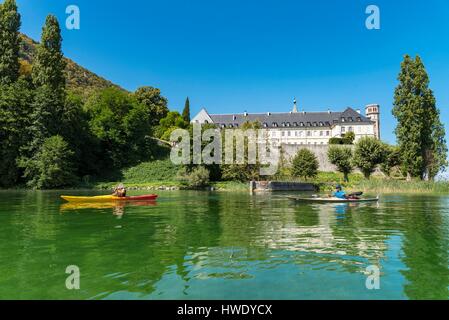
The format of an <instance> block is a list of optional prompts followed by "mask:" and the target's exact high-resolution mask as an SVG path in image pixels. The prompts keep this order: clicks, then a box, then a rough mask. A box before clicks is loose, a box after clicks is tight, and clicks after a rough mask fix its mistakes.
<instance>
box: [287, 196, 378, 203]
mask: <svg viewBox="0 0 449 320" xmlns="http://www.w3.org/2000/svg"><path fill="white" fill-rule="evenodd" d="M287 198H288V199H290V200H293V201H301V202H318V203H348V202H349V203H352V202H375V201H379V197H376V198H364V199H340V198H335V197H329V198H319V197H311V198H301V197H287Z"/></svg>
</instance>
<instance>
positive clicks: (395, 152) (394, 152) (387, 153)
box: [380, 144, 401, 177]
mask: <svg viewBox="0 0 449 320" xmlns="http://www.w3.org/2000/svg"><path fill="white" fill-rule="evenodd" d="M400 165H401V152H400V150H399V147H397V146H390V145H388V144H384V160H383V161H382V163H381V164H380V169H381V170H382V172H383V173H384V174H386V175H387V176H388V177H389V176H391V170H392V169H393V168H395V167H399V166H400Z"/></svg>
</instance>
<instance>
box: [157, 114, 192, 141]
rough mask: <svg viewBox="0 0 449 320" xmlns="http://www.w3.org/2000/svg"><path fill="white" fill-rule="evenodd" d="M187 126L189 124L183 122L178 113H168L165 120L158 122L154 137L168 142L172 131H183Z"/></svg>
mask: <svg viewBox="0 0 449 320" xmlns="http://www.w3.org/2000/svg"><path fill="white" fill-rule="evenodd" d="M188 125H189V123H188V122H185V121H184V119H183V117H182V116H181V115H180V114H179V112H178V111H170V112H169V113H168V114H167V116H166V117H165V118H163V119H161V120H160V121H159V125H158V126H157V127H156V129H155V135H156V137H158V138H161V139H162V140H165V141H169V140H170V134H171V133H172V132H173V130H176V129H179V128H182V129H185V128H187V127H188Z"/></svg>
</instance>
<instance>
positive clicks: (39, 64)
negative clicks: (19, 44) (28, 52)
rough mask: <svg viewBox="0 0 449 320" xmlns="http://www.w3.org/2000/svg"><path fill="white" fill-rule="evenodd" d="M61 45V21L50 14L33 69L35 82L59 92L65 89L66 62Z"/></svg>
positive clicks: (43, 29)
mask: <svg viewBox="0 0 449 320" xmlns="http://www.w3.org/2000/svg"><path fill="white" fill-rule="evenodd" d="M61 46H62V37H61V28H60V27H59V22H58V20H57V18H56V17H55V16H53V15H49V16H47V19H46V21H45V25H44V27H43V28H42V35H41V41H40V44H39V45H38V46H37V52H36V59H35V61H34V64H33V69H32V78H33V82H34V84H35V85H36V86H37V87H39V86H48V87H50V88H51V89H53V90H56V91H58V92H63V91H64V90H65V82H66V79H65V72H64V70H65V66H66V62H65V61H64V55H63V54H62V50H61Z"/></svg>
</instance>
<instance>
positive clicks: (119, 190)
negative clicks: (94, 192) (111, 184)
mask: <svg viewBox="0 0 449 320" xmlns="http://www.w3.org/2000/svg"><path fill="white" fill-rule="evenodd" d="M112 195H113V196H116V197H126V188H125V186H124V185H123V183H120V184H119V185H118V186H117V187H116V188H115V189H114V193H113V194H112Z"/></svg>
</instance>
